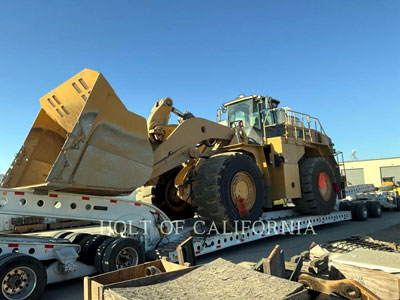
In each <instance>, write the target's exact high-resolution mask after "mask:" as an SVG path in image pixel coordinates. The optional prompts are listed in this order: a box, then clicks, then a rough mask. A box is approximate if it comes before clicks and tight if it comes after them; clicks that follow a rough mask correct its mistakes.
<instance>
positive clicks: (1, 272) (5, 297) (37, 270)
mask: <svg viewBox="0 0 400 300" xmlns="http://www.w3.org/2000/svg"><path fill="white" fill-rule="evenodd" d="M0 280H1V281H0V282H1V292H0V299H1V300H9V299H13V298H10V293H13V294H11V296H17V298H15V299H26V300H27V299H29V300H37V299H39V298H40V297H41V295H42V294H43V292H44V289H45V288H46V285H47V273H46V269H45V267H44V266H43V264H42V263H41V262H40V261H39V260H37V259H36V258H34V257H32V256H28V255H24V254H20V253H13V254H12V255H8V256H7V257H2V258H0ZM10 290H11V291H10ZM8 291H9V292H8ZM18 293H19V294H18Z"/></svg>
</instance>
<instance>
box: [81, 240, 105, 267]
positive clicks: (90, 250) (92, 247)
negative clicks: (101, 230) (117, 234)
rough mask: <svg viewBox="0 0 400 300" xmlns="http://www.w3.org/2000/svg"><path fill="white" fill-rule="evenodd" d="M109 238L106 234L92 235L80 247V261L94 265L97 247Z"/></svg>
mask: <svg viewBox="0 0 400 300" xmlns="http://www.w3.org/2000/svg"><path fill="white" fill-rule="evenodd" d="M109 238H110V237H109V236H106V235H94V236H92V237H91V238H90V239H89V240H88V241H87V242H86V243H85V245H83V247H82V251H81V253H80V255H79V256H80V261H82V262H83V263H85V264H87V265H94V263H95V255H96V251H97V248H98V247H99V246H100V245H101V243H103V242H104V241H105V240H107V239H109Z"/></svg>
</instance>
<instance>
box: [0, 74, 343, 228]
mask: <svg viewBox="0 0 400 300" xmlns="http://www.w3.org/2000/svg"><path fill="white" fill-rule="evenodd" d="M40 104H41V110H40V112H39V114H38V116H37V118H36V120H35V122H34V124H33V126H32V129H31V131H30V132H29V134H28V137H27V138H26V140H25V142H24V144H23V146H22V148H21V150H20V151H19V152H18V154H17V155H16V157H15V159H14V161H13V163H12V165H11V167H10V169H9V170H8V172H7V173H6V175H5V177H4V179H3V181H2V184H1V185H2V187H4V188H32V189H35V190H36V191H37V192H38V193H40V191H41V190H42V191H43V190H47V191H49V190H52V191H65V192H71V193H86V194H94V195H104V196H106V195H124V194H128V193H132V192H133V191H134V190H136V189H137V188H139V187H142V186H149V187H151V189H150V190H149V191H148V192H147V194H146V195H144V196H145V197H148V198H151V199H152V201H153V203H154V204H156V205H158V206H159V207H160V209H162V210H163V211H164V212H166V213H167V214H168V215H170V217H171V218H175V219H177V218H186V217H191V216H192V215H193V212H194V211H197V212H198V213H199V214H200V215H201V216H202V217H203V218H205V219H206V220H208V221H214V222H215V223H216V225H217V226H218V227H222V226H224V225H225V226H226V228H232V227H233V225H234V223H235V222H236V221H241V220H248V221H256V220H257V219H258V218H259V217H260V216H261V214H262V213H263V211H265V210H270V209H273V206H274V200H277V199H291V200H292V201H293V203H294V204H295V209H296V210H298V211H300V212H302V213H304V214H328V213H330V212H331V211H332V210H333V207H334V204H335V198H336V193H337V192H338V185H337V183H338V182H339V180H340V177H339V168H338V165H337V163H336V161H335V159H334V152H333V151H334V150H333V144H332V142H331V140H330V138H329V137H328V136H327V135H326V134H325V132H324V130H323V128H322V126H321V124H320V122H319V120H318V119H316V118H313V117H311V116H309V115H307V114H303V113H298V112H295V111H292V110H290V109H288V108H279V107H278V104H279V101H277V100H275V99H273V98H271V97H264V96H259V95H253V96H247V97H244V96H240V97H239V98H237V99H235V100H233V101H231V102H229V103H226V104H225V105H224V106H223V107H222V109H220V110H219V111H218V118H219V122H218V123H217V122H212V121H209V120H206V119H202V118H197V117H194V116H193V115H192V114H191V113H189V112H185V113H182V112H180V111H179V110H178V109H176V108H175V107H174V106H173V101H172V99H170V98H165V99H162V100H159V101H157V102H156V104H155V105H154V107H153V109H152V111H151V114H150V116H149V118H148V119H147V120H146V119H145V118H143V117H141V116H139V115H136V114H134V113H132V112H130V111H128V110H127V109H126V108H125V106H124V105H123V104H122V102H121V101H120V100H119V98H118V96H117V95H116V94H115V92H114V91H113V89H112V88H111V86H110V85H109V83H108V82H107V81H106V79H105V78H104V77H103V75H101V74H100V73H98V72H95V71H92V70H89V69H85V70H83V71H82V72H80V73H79V74H77V75H75V76H73V77H72V78H71V79H69V80H68V81H66V82H65V83H63V84H62V85H60V86H59V87H57V88H56V89H54V90H53V91H51V92H50V93H48V94H47V95H45V96H43V97H42V98H41V99H40ZM171 113H173V114H176V115H178V116H179V124H169V123H168V121H169V118H170V115H171ZM223 113H225V114H226V119H225V120H222V118H221V117H222V114H223Z"/></svg>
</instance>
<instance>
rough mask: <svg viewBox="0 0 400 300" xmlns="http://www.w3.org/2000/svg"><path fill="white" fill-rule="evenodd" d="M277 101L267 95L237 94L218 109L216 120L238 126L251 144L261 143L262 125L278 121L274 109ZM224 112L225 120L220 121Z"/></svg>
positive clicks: (227, 124)
mask: <svg viewBox="0 0 400 300" xmlns="http://www.w3.org/2000/svg"><path fill="white" fill-rule="evenodd" d="M278 105H279V101H278V100H276V99H273V98H271V97H268V96H260V95H252V96H244V95H239V97H238V98H236V99H234V100H232V101H230V102H227V103H225V104H224V105H223V106H222V107H221V109H220V110H219V111H218V114H217V118H218V122H219V123H222V124H224V125H226V126H229V127H236V126H240V127H242V128H243V130H244V132H245V133H246V134H247V136H248V138H249V143H251V144H258V145H262V144H263V138H264V136H263V132H264V130H263V126H264V120H265V119H266V118H267V120H265V125H271V124H276V123H278V120H277V115H276V111H271V112H270V113H268V111H270V110H271V109H275V108H277V107H278ZM222 112H224V113H226V120H224V121H221V113H222Z"/></svg>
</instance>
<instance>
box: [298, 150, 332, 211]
mask: <svg viewBox="0 0 400 300" xmlns="http://www.w3.org/2000/svg"><path fill="white" fill-rule="evenodd" d="M299 172H300V184H301V195H302V197H301V198H298V199H293V203H294V204H295V209H296V210H297V211H299V212H301V213H302V214H311V215H326V214H329V213H331V212H332V211H333V208H334V206H335V202H336V192H335V187H334V183H335V175H334V173H333V170H332V167H331V166H330V165H329V163H328V162H327V161H326V160H325V159H324V158H321V157H311V158H304V159H302V160H301V161H300V162H299Z"/></svg>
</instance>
